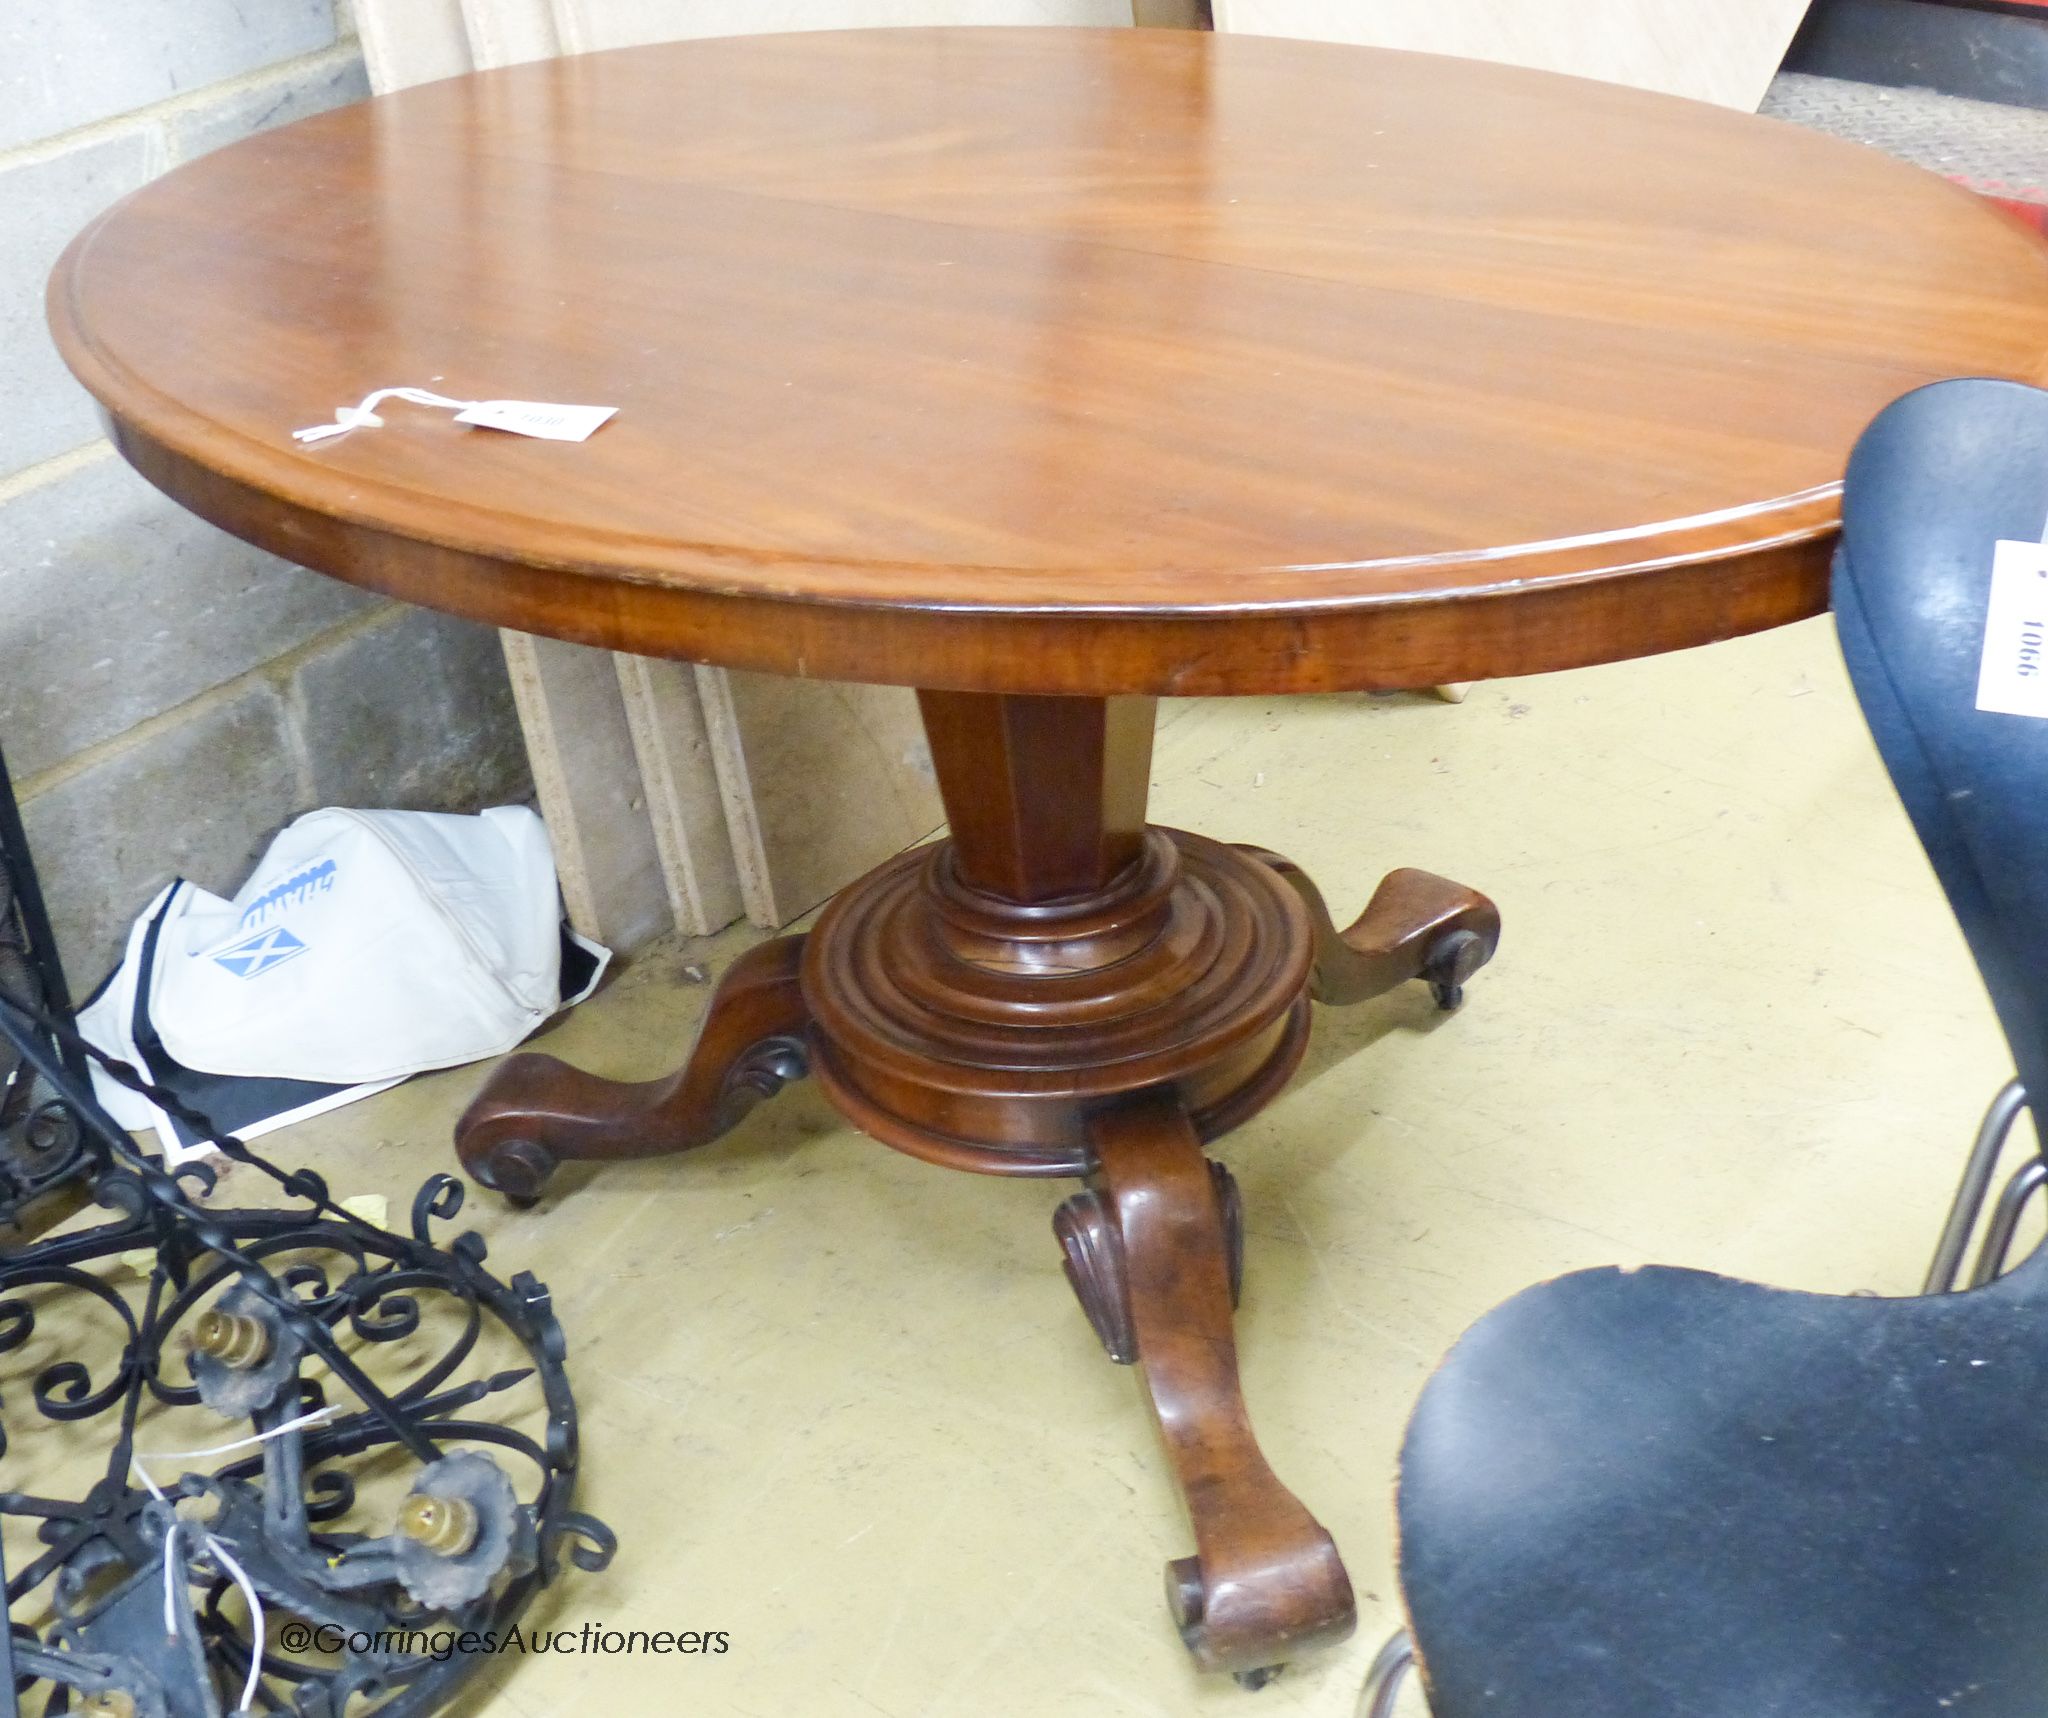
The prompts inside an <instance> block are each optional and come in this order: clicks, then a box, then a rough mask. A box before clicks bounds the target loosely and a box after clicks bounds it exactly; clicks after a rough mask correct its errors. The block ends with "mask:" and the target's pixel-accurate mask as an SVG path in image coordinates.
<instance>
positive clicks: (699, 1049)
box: [455, 937, 809, 1204]
mask: <svg viewBox="0 0 2048 1718" xmlns="http://www.w3.org/2000/svg"><path fill="white" fill-rule="evenodd" d="M802 952H803V939H802V938H801V937H782V938H779V939H777V940H776V941H774V942H769V943H763V944H761V945H760V946H759V947H757V948H752V949H749V950H748V951H747V952H746V953H745V954H743V955H741V956H740V957H739V959H737V960H736V961H734V962H733V963H732V965H731V966H730V967H728V968H727V969H726V973H725V976H724V977H723V978H722V979H721V980H720V981H719V984H718V988H717V989H716V990H715V991H714V992H713V993H712V996H711V1001H710V1003H709V1005H708V1006H707V1007H706V1009H705V1012H704V1024H703V1026H702V1027H701V1029H700V1030H699V1032H698V1035H697V1042H696V1045H695V1047H694V1048H693V1049H692V1050H691V1052H690V1055H689V1059H688V1060H687V1061H685V1062H684V1063H683V1065H682V1067H680V1068H679V1069H677V1070H676V1072H675V1073H673V1074H671V1075H669V1076H668V1077H667V1078H666V1079H660V1080H645V1081H639V1082H629V1081H622V1080H605V1079H600V1078H598V1077H597V1076H596V1075H594V1074H586V1073H584V1072H583V1071H582V1070H581V1069H578V1068H572V1067H570V1066H569V1065H568V1064H567V1063H566V1062H562V1061H558V1060H557V1059H556V1058H555V1057H553V1056H547V1055H540V1054H532V1053H530V1054H527V1055H521V1056H514V1057H512V1058H511V1059H510V1060H509V1061H507V1062H505V1063H504V1064H503V1065H502V1066H501V1067H500V1068H499V1069H498V1070H497V1072H496V1073H494V1074H493V1075H492V1076H491V1078H490V1080H489V1081H488V1082H487V1083H486V1084H485V1086H484V1088H483V1090H482V1091H480V1092H479V1093H478V1094H477V1096H476V1098H475V1100H474V1101H473V1102H472V1103H471V1104H470V1106H469V1108H468V1110H466V1111H465V1112H464V1114H463V1117H462V1119H461V1120H460V1121H459V1122H457V1123H456V1124H455V1149H456V1152H457V1154H458V1155H459V1156H460V1157H461V1159H462V1166H463V1168H464V1170H466V1171H467V1172H468V1173H469V1174H470V1175H472V1176H473V1177H475V1178H476V1179H477V1180H478V1181H480V1182H482V1183H483V1184H484V1185H485V1186H486V1187H490V1188H494V1189H495V1190H497V1191H498V1192H500V1193H502V1194H504V1195H505V1196H506V1197H507V1198H509V1199H511V1200H513V1201H514V1202H516V1203H520V1204H531V1203H532V1202H533V1201H534V1200H535V1199H537V1198H539V1197H540V1192H541V1189H542V1187H543V1186H544V1185H545V1184H546V1182H547V1179H548V1176H549V1175H550V1174H552V1173H553V1171H554V1169H555V1167H556V1165H557V1164H559V1163H563V1162H569V1161H573V1160H577V1159H601V1160H602V1159H617V1158H628V1157H659V1156H664V1155H667V1154H669V1153H672V1152H679V1151H689V1150H692V1149H694V1148H695V1147H697V1146H700V1145H708V1144H709V1143H710V1142H711V1141H712V1140H714V1139H716V1138H718V1137H719V1135H721V1134H723V1133H725V1132H727V1131H728V1130H730V1129H731V1128H732V1127H733V1126H734V1125H735V1124H736V1123H738V1121H739V1120H740V1118H741V1117H742V1116H744V1115H745V1114H746V1113H747V1112H748V1111H749V1110H750V1109H752V1108H753V1107H754V1105H756V1104H757V1103H759V1102H760V1101H761V1100H762V1099H764V1098H769V1097H773V1096H774V1095H775V1094H776V1093H777V1092H779V1091H780V1090H781V1089H782V1088H783V1087H784V1086H785V1085H787V1084H788V1083H789V1082H790V1081H791V1080H796V1079H801V1078H802V1077H803V1076H804V1074H805V1072H806V1070H807V1062H806V1052H805V1045H804V1032H805V1027H806V1024H807V1022H808V1020H809V1015H808V1012H807V1010H806V1009H805V1007H804V1002H803V997H802V993H801V991H800V989H799V986H798V979H797V971H798V964H799V961H800V958H801V955H802Z"/></svg>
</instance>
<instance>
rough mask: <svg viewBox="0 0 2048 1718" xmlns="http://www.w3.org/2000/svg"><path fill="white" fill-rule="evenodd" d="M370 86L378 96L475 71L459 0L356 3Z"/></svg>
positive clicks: (358, 28) (385, 0)
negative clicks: (388, 91) (471, 62)
mask: <svg viewBox="0 0 2048 1718" xmlns="http://www.w3.org/2000/svg"><path fill="white" fill-rule="evenodd" d="M355 5H356V32H357V34H358V35H359V36H361V38H362V43H363V60H364V62H365V63H366V64H367V65H368V67H369V69H370V87H371V88H372V89H374V90H376V91H377V92H378V93H379V94H380V95H381V94H383V93H384V92H385V91H387V90H394V89H408V88H410V87H411V86H412V85H414V84H424V83H432V82H433V81H434V80H435V79H436V78H453V77H460V76H461V75H462V74H463V73H464V72H466V71H469V70H470V69H471V65H470V57H469V37H468V34H467V33H466V32H465V31H464V29H463V24H462V6H461V0H355Z"/></svg>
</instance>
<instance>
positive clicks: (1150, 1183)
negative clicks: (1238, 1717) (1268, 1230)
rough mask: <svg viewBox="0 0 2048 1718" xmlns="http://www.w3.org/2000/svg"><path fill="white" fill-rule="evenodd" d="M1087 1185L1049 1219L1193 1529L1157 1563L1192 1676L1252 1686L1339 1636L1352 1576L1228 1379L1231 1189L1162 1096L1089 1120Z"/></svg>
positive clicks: (1231, 1372) (1233, 1370) (1348, 1619)
mask: <svg viewBox="0 0 2048 1718" xmlns="http://www.w3.org/2000/svg"><path fill="white" fill-rule="evenodd" d="M1091 1132H1092V1135H1093V1139H1094V1145H1095V1152H1096V1157H1097V1162H1098V1165H1099V1174H1098V1176H1097V1177H1096V1182H1095V1185H1093V1186H1092V1187H1091V1188H1090V1189H1089V1190H1088V1191H1087V1192H1085V1193H1081V1194H1077V1195H1076V1196H1075V1197H1074V1198H1072V1199H1070V1200H1068V1201H1067V1203H1066V1204H1065V1205H1063V1206H1062V1207H1061V1208H1060V1212H1059V1214H1058V1216H1057V1217H1056V1218H1055V1219H1054V1227H1055V1230H1056V1232H1057V1233H1058V1234H1059V1237H1060V1241H1061V1244H1062V1246H1063V1247H1064V1249H1065V1252H1066V1259H1067V1274H1068V1276H1069V1278H1070V1279H1071V1280H1072V1281H1073V1283H1074V1287H1075V1291H1076V1293H1077V1294H1078V1295H1079V1296H1080V1299H1081V1304H1082V1307H1083V1309H1084V1310H1085V1311H1086V1312H1087V1314H1088V1318H1089V1322H1090V1323H1091V1324H1093V1325H1094V1327H1095V1330H1096V1334H1097V1335H1098V1336H1100V1337H1101V1338H1102V1341H1103V1346H1104V1347H1105V1348H1107V1349H1108V1350H1109V1351H1110V1354H1111V1356H1112V1358H1114V1359H1117V1360H1122V1361H1127V1362H1128V1361H1131V1360H1135V1361H1136V1362H1137V1363H1138V1364H1139V1366H1140V1367H1141V1368H1142V1370H1143V1375H1144V1380H1145V1387H1146V1390H1147V1393H1148V1394H1149V1396H1150V1398H1151V1402H1152V1406H1153V1410H1154V1413H1155V1415H1156V1417H1157V1420H1158V1423H1159V1428H1160V1434H1161V1437H1162V1438H1163V1439H1164V1441H1165V1444H1166V1451H1167V1456H1168V1459H1169V1460H1170V1461H1171V1462H1172V1464H1173V1470H1174V1477H1175V1479H1176V1481H1177V1482H1178V1484H1179V1486H1180V1491H1181V1495H1182V1498H1183V1499H1184V1500H1185V1502H1186V1504H1187V1510H1188V1516H1189V1519H1190V1521H1191V1522H1192V1523H1193V1526H1194V1533H1195V1554H1194V1555H1193V1556H1192V1557H1183V1558H1179V1559H1177V1560H1176V1561H1174V1562H1172V1563H1170V1564H1168V1565H1167V1603H1168V1606H1169V1608H1170V1609H1171V1611H1172V1613H1173V1617H1174V1621H1175V1623H1176V1624H1177V1625H1178V1626H1179V1629H1180V1632H1181V1638H1182V1639H1183V1640H1184V1641H1186V1643H1187V1646H1188V1650H1189V1651H1190V1652H1191V1653H1192V1654H1193V1655H1194V1658H1195V1662H1196V1664H1197V1665H1198V1666H1200V1667H1201V1668H1202V1669H1204V1670H1211V1671H1229V1672H1232V1673H1233V1674H1235V1675H1236V1676H1237V1677H1238V1679H1239V1680H1240V1681H1242V1682H1245V1683H1247V1684H1250V1685H1252V1686H1257V1685H1258V1684H1259V1683H1261V1682H1263V1681H1265V1680H1266V1679H1267V1678H1268V1677H1269V1676H1271V1675H1272V1674H1273V1672H1274V1670H1275V1669H1276V1668H1277V1667H1278V1666H1279V1665H1280V1664H1281V1663H1283V1662H1284V1661H1286V1660H1287V1659H1289V1658H1292V1657H1295V1656H1297V1655H1298V1654H1300V1653H1302V1652H1306V1651H1308V1650H1311V1649H1312V1648H1315V1647H1319V1646H1326V1645H1330V1644H1333V1643H1334V1642H1336V1641H1339V1640H1342V1639H1343V1638H1344V1637H1345V1636H1346V1635H1348V1634H1349V1633H1350V1632H1351V1629H1352V1626H1353V1624H1354V1623H1355V1621H1356V1619H1357V1608H1356V1606H1355V1604H1354V1602H1353V1600H1352V1595H1351V1583H1350V1580H1349V1578H1348V1577H1347V1576H1346V1575H1345V1572H1344V1565H1343V1562H1342V1561H1341V1560H1340V1559H1339V1557H1338V1555H1337V1548H1336V1546H1335V1545H1334V1544H1333V1543H1332V1541H1331V1539H1330V1536H1329V1534H1328V1533H1326V1532H1325V1531H1324V1530H1323V1528H1322V1526H1321V1525H1320V1524H1319V1523H1318V1522H1317V1521H1316V1519H1315V1517H1313V1516H1312V1515H1310V1514H1309V1512H1308V1511H1307V1510H1306V1509H1304V1508H1303V1507H1302V1505H1301V1503H1300V1502H1299V1501H1298V1500H1297V1499H1296V1498H1295V1496H1294V1494H1293V1493H1292V1492H1290V1491H1288V1490H1287V1488H1286V1487H1285V1486H1283V1485H1282V1484H1281V1483H1280V1481H1279V1480H1278V1479H1277V1478H1276V1477H1275V1476H1274V1474H1273V1470H1272V1469H1271V1468H1270V1467H1269V1466H1267V1464H1266V1458H1265V1456H1264V1455H1263V1453H1261V1451H1260V1449H1259V1446H1258V1443H1257V1441H1256V1439H1255V1438H1254V1437H1253V1434H1252V1428H1251V1421H1250V1419H1249V1418H1248V1416H1247V1415H1246V1412H1245V1406H1244V1396H1243V1391H1242V1388H1241V1386H1240V1384H1239V1381H1238V1372H1237V1348H1236V1342H1235V1339H1234V1337H1233V1335H1232V1331H1231V1309H1232V1306H1233V1305H1234V1303H1235V1300H1236V1290H1237V1286H1238V1281H1239V1278H1240V1275H1241V1271H1242V1262H1241V1261H1242V1229H1243V1225H1242V1221H1241V1218H1240V1217H1239V1216H1238V1200H1237V1194H1236V1184H1235V1183H1234V1182H1233V1181H1232V1180H1231V1178H1230V1175H1229V1173H1228V1172H1227V1171H1226V1170H1224V1169H1223V1168H1222V1166H1221V1165H1220V1164H1215V1163H1211V1162H1209V1161H1208V1160H1207V1159H1205V1158H1204V1157H1203V1155H1202V1147H1201V1142H1200V1141H1199V1139H1198V1138H1197V1137H1196V1135H1195V1131H1194V1128H1193V1127H1192V1125H1191V1124H1190V1123H1189V1120H1188V1117H1187V1113H1186V1111H1185V1110H1184V1109H1183V1108H1182V1107H1181V1106H1180V1105H1179V1104H1178V1103H1177V1102H1175V1101H1174V1100H1173V1099H1171V1098H1170V1097H1166V1096H1160V1097H1156V1098H1145V1099H1138V1100H1134V1101H1132V1102H1129V1103H1126V1104H1123V1105H1120V1106H1118V1107H1116V1108H1115V1109H1112V1110H1109V1111H1107V1112H1105V1113H1103V1114H1102V1115H1100V1116H1098V1117H1097V1118H1096V1121H1095V1124H1094V1126H1093V1128H1092V1129H1091Z"/></svg>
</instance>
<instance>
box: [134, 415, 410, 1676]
mask: <svg viewBox="0 0 2048 1718" xmlns="http://www.w3.org/2000/svg"><path fill="white" fill-rule="evenodd" d="M393 391H396V390H393ZM372 397H373V398H374V397H375V396H372ZM340 1411H341V1409H340V1404H338V1403H330V1404H329V1405H328V1406H327V1407H325V1408H315V1409H314V1410H313V1411H312V1412H311V1413H310V1414H300V1415H298V1416H296V1417H295V1418H293V1419H289V1420H286V1421H284V1422H283V1423H282V1424H280V1425H275V1426H272V1427H271V1428H270V1430H269V1431H267V1432H258V1433H257V1434H256V1435H255V1436H254V1437H248V1438H235V1439H233V1440H232V1441H230V1442H228V1443H224V1444H214V1445H212V1446H211V1447H210V1448H207V1449H203V1450H135V1451H132V1452H130V1454H129V1457H128V1465H129V1466H130V1467H132V1468H133V1469H134V1470H135V1476H136V1478H138V1479H139V1480H141V1481H142V1483H143V1485H144V1486H146V1487H147V1488H148V1490H149V1494H150V1496H151V1497H153V1498H155V1499H156V1500H157V1502H159V1503H165V1504H167V1503H169V1502H170V1501H171V1500H170V1499H169V1498H168V1497H166V1496H165V1495H164V1492H163V1487H161V1486H160V1485H158V1484H157V1482H156V1481H155V1480H153V1479H151V1478H150V1477H149V1469H148V1468H146V1467H144V1466H143V1465H142V1464H143V1463H144V1462H145V1461H184V1460H188V1459H190V1458H192V1457H195V1456H223V1455H229V1454H232V1453H233V1452H234V1451H236V1450H245V1449H248V1448H249V1447H250V1446H251V1445H254V1444H261V1443H267V1442H268V1441H269V1440H270V1439H272V1438H275V1437H281V1436H282V1435H283V1434H284V1433H286V1432H295V1431H297V1430H298V1429H299V1427H301V1426H310V1425H313V1424H315V1423H316V1422H318V1421H320V1420H325V1419H328V1418H330V1417H331V1416H333V1415H334V1414H337V1413H339V1412H340ZM184 1525H185V1523H183V1522H181V1521H179V1520H178V1518H177V1517H176V1516H175V1515H173V1516H172V1517H171V1525H170V1529H169V1531H167V1532H166V1533H165V1534H164V1632H165V1633H166V1634H167V1635H169V1636H170V1637H171V1639H173V1640H176V1639H177V1638H178V1607H177V1602H176V1594H177V1590H178V1589H177V1563H176V1561H175V1557H174V1553H175V1551H176V1548H177V1543H178V1529H179V1528H180V1527H181V1526H184ZM199 1537H200V1538H201V1539H202V1540H204V1541H205V1542H206V1549H207V1550H208V1551H210V1552H211V1553H212V1554H213V1555H214V1557H215V1558H216V1559H217V1560H218V1561H219V1563H220V1565H221V1567H222V1568H224V1569H225V1570H227V1572H228V1577H229V1579H231V1580H232V1581H233V1582H234V1583H235V1585H236V1586H238V1587H240V1588H241V1589H242V1597H243V1598H245V1599H247V1600H248V1602H249V1640H250V1652H249V1675H248V1677H247V1679H246V1680H245V1681H244V1682H243V1684H242V1703H241V1705H240V1706H238V1707H237V1708H236V1711H238V1712H248V1711H251V1710H253V1702H254V1701H255V1699H256V1690H257V1687H258V1686H259V1685H260V1684H261V1682H262V1680H263V1600H262V1597H261V1596H260V1595H259V1594H258V1593H257V1591H256V1583H255V1582H254V1581H252V1580H250V1579H249V1574H248V1571H247V1570H245V1569H244V1568H243V1567H242V1565H241V1564H239V1563H237V1562H236V1561H235V1559H234V1556H233V1554H232V1553H230V1552H229V1550H228V1548H227V1547H226V1546H225V1545H223V1544H222V1543H221V1542H220V1541H219V1540H218V1539H217V1538H215V1537H214V1535H213V1534H211V1533H209V1532H207V1531H206V1530H205V1529H204V1528H203V1527H202V1528H200V1529H199Z"/></svg>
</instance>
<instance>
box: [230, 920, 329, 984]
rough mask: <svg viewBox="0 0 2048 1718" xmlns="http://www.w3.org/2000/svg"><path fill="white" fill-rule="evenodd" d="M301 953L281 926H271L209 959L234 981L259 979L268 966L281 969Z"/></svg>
mask: <svg viewBox="0 0 2048 1718" xmlns="http://www.w3.org/2000/svg"><path fill="white" fill-rule="evenodd" d="M305 952H306V945H305V944H304V943H302V942H301V941H299V939H298V938H297V937H295V936H293V935H292V933H291V932H290V931H288V930H286V929H285V928H284V926H282V925H272V926H271V927H270V929H269V930H267V931H258V932H257V933H256V934H255V935H254V936H253V937H244V938H243V939H242V940H241V941H240V942H238V943H236V944H235V945H234V946H233V947H232V948H224V949H222V950H221V951H220V953H219V954H217V955H215V956H214V957H213V958H214V961H215V963H216V964H217V965H220V966H224V967H226V968H227V969H228V971H230V972H231V973H233V974H234V975H235V976H236V977H237V978H261V977H262V976H263V974H264V973H266V972H268V971H269V970H270V969H271V968H272V967H274V966H282V965H284V963H285V962H286V961H288V960H290V959H291V958H292V957H293V956H294V955H302V954H304V953H305Z"/></svg>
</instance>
